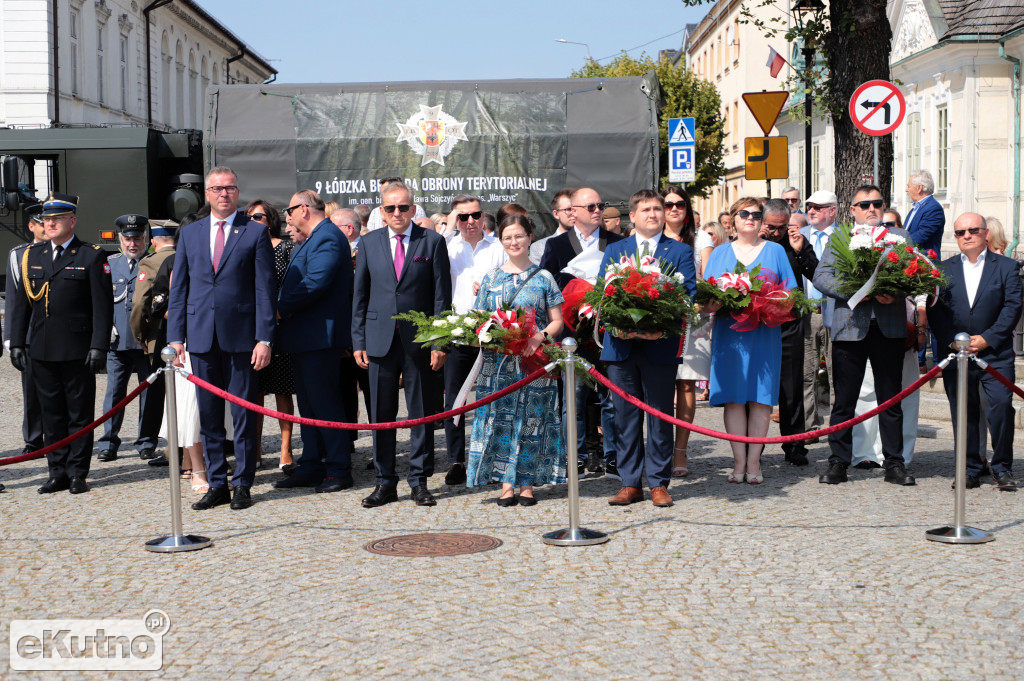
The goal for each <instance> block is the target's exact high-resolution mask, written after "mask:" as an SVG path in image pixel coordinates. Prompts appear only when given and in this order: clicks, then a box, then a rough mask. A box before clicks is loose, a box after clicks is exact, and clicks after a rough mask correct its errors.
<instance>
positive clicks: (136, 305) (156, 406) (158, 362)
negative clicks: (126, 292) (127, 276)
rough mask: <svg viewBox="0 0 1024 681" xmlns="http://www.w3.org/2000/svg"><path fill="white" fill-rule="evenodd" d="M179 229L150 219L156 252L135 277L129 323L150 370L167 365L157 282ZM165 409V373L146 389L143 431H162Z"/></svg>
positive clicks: (163, 295)
mask: <svg viewBox="0 0 1024 681" xmlns="http://www.w3.org/2000/svg"><path fill="white" fill-rule="evenodd" d="M177 229H178V223H176V222H174V221H173V220H150V221H149V238H150V242H151V243H152V244H153V251H154V252H153V253H150V254H149V255H147V256H146V257H144V258H143V259H142V260H140V261H139V276H137V277H136V278H135V293H134V294H133V296H132V311H131V314H130V315H129V317H128V325H129V326H130V327H131V331H132V336H133V337H134V338H135V342H136V343H138V344H139V345H140V346H141V347H142V351H143V352H144V353H146V356H147V362H149V371H156V370H157V369H160V368H162V367H163V366H164V361H163V360H162V359H160V351H161V350H163V349H164V346H165V345H167V320H166V319H165V318H164V314H165V313H166V312H167V287H166V286H164V287H163V290H162V292H161V291H160V290H158V288H157V287H156V286H155V282H156V280H157V274H158V273H159V271H160V266H161V265H163V264H164V263H165V262H166V261H167V260H168V259H169V258H171V257H172V256H173V255H174V235H175V234H176V233H177ZM163 408H164V375H163V373H160V374H159V375H158V376H157V378H156V380H155V381H153V383H152V384H151V385H150V386H149V390H147V391H146V401H145V403H144V404H143V407H142V422H141V423H140V424H139V432H141V433H156V432H159V430H160V422H161V420H162V415H163ZM152 454H153V452H152V450H143V451H142V452H140V456H142V458H144V459H145V458H148V457H149V456H151V455H152ZM152 460H155V459H152ZM152 460H151V461H152Z"/></svg>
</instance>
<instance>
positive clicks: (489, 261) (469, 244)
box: [444, 194, 508, 485]
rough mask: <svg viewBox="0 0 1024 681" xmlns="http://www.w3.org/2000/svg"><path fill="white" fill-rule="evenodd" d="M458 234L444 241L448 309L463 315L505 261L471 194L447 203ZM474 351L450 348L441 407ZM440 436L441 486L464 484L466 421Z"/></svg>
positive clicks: (454, 392) (447, 425)
mask: <svg viewBox="0 0 1024 681" xmlns="http://www.w3.org/2000/svg"><path fill="white" fill-rule="evenodd" d="M451 207H452V213H451V216H450V217H449V220H454V222H455V226H456V228H457V229H458V230H459V233H458V234H457V235H455V236H452V237H451V240H450V241H449V242H448V260H449V262H450V263H451V271H452V309H454V310H455V312H457V313H459V314H465V313H466V312H469V311H470V310H472V309H473V307H474V304H475V303H476V289H477V288H478V286H479V284H480V281H481V280H483V278H484V275H486V274H487V273H488V272H490V271H491V270H493V269H496V268H498V267H501V266H502V265H504V264H505V262H506V261H507V260H508V255H507V254H506V253H505V249H503V248H502V247H501V244H500V243H499V242H498V240H497V239H495V238H494V236H492V235H490V234H487V233H485V232H484V229H483V226H484V214H483V210H482V209H481V208H480V199H479V198H478V197H476V196H473V195H472V194H459V195H458V196H456V197H455V198H454V199H452V203H451ZM477 352H478V351H477V350H476V349H475V348H472V347H469V346H462V345H453V346H452V348H451V350H450V351H449V353H448V361H447V362H446V363H445V366H444V393H445V396H444V408H445V409H446V410H448V409H451V408H452V407H453V406H454V404H455V398H456V397H457V396H458V394H459V389H460V388H461V387H462V384H463V383H465V382H466V378H467V377H468V376H469V372H470V371H471V370H472V368H473V363H474V361H475V360H476V356H477ZM444 436H445V440H446V442H447V444H448V463H449V464H450V465H451V466H450V468H449V469H448V473H446V474H445V476H444V481H445V484H448V485H460V484H462V483H464V482H466V420H465V419H459V422H458V424H456V423H455V420H454V419H451V418H448V419H445V420H444Z"/></svg>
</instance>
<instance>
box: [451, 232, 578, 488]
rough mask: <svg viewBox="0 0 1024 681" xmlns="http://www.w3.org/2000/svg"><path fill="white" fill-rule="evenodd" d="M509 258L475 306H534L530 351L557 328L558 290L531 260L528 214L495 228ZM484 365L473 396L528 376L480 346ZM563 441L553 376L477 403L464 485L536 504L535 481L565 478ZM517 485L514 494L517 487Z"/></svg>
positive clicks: (483, 285) (508, 358) (513, 359)
mask: <svg viewBox="0 0 1024 681" xmlns="http://www.w3.org/2000/svg"><path fill="white" fill-rule="evenodd" d="M497 236H498V239H499V240H500V241H501V245H502V247H504V249H505V252H506V253H508V257H509V260H508V262H507V263H505V264H504V265H502V266H501V267H500V268H497V269H494V270H492V271H491V272H489V273H488V274H487V275H486V276H485V277H484V278H483V281H481V282H480V290H479V292H478V293H477V297H476V304H475V305H474V307H476V308H477V309H480V310H497V309H499V308H500V307H501V306H502V305H507V306H509V307H512V308H518V309H527V308H529V309H532V310H534V311H535V312H536V315H537V333H535V334H534V335H533V337H532V338H530V340H529V341H528V343H527V345H526V348H525V349H524V350H523V355H524V356H530V355H532V354H533V353H534V352H536V351H537V349H538V348H540V346H541V344H542V343H543V342H544V339H545V334H547V335H551V336H554V335H557V334H558V333H560V332H561V330H562V308H561V307H560V306H561V304H562V293H561V291H559V290H558V284H556V283H555V280H554V278H553V277H552V276H551V274H549V273H548V272H547V271H545V270H542V269H540V268H538V267H537V266H536V265H534V264H533V263H531V262H530V240H531V237H532V236H533V223H532V222H531V221H530V218H528V217H526V216H525V215H509V216H508V217H506V218H505V219H504V220H502V221H501V223H500V224H499V225H498V228H497ZM483 353H484V363H483V368H482V369H481V371H480V377H479V378H478V379H477V384H476V397H477V399H480V398H483V397H486V396H487V395H490V394H491V393H494V392H497V391H498V390H501V389H502V388H505V387H507V386H509V385H511V384H512V383H515V382H516V381H518V380H519V379H521V378H523V377H524V376H526V372H524V371H523V369H522V368H521V366H520V362H519V357H518V356H512V355H504V354H500V353H497V352H494V351H492V350H484V351H483ZM565 460H566V458H565V442H564V439H563V436H562V417H561V410H560V409H559V408H558V381H557V380H552V379H549V378H541V379H539V380H537V381H534V382H533V383H530V384H529V385H527V386H526V387H525V388H522V389H520V390H517V391H516V392H514V393H511V394H509V395H506V396H505V397H503V398H501V399H500V400H497V401H496V402H492V403H491V404H488V405H486V406H484V407H481V408H480V409H478V410H477V412H476V417H475V418H474V420H473V435H472V437H471V439H470V444H469V461H468V462H467V470H466V484H467V485H468V486H470V487H474V486H477V485H486V484H488V483H490V482H500V483H501V496H500V497H499V498H498V505H499V506H515V505H516V504H517V503H519V504H521V505H523V506H533V505H534V504H536V503H537V500H536V499H535V498H534V496H533V486H534V485H543V484H545V483H549V482H555V483H560V482H565ZM516 485H518V486H519V497H518V499H517V498H516V495H515V486H516Z"/></svg>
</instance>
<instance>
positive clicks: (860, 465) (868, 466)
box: [853, 459, 882, 471]
mask: <svg viewBox="0 0 1024 681" xmlns="http://www.w3.org/2000/svg"><path fill="white" fill-rule="evenodd" d="M853 467H854V468H856V469H858V470H862V471H870V470H874V469H876V468H881V467H882V464H880V463H878V462H877V461H869V460H867V459H865V460H864V461H858V462H857V463H856V464H854V466H853Z"/></svg>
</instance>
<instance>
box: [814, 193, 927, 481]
mask: <svg viewBox="0 0 1024 681" xmlns="http://www.w3.org/2000/svg"><path fill="white" fill-rule="evenodd" d="M850 212H851V213H852V214H853V219H854V221H855V222H856V223H857V224H858V225H867V226H870V227H877V226H878V225H879V223H880V222H881V221H882V215H883V214H884V212H885V200H884V199H883V198H882V192H881V190H880V189H879V188H878V187H876V186H874V185H862V186H860V187H858V188H857V190H856V191H855V192H854V195H853V204H852V205H851V206H850ZM889 232H890V233H891V234H896V235H899V236H902V237H904V238H907V237H908V236H909V235H908V234H907V233H906V231H904V230H902V229H891V230H889ZM835 261H836V258H835V252H834V251H833V250H832V249H831V248H828V249H826V250H825V253H824V255H823V256H822V259H821V262H820V263H819V264H818V269H817V270H816V271H815V273H814V286H815V288H817V289H818V290H819V291H821V292H822V293H824V294H825V295H827V296H830V297H832V298H834V299H835V309H834V311H833V314H832V328H831V333H832V366H833V367H834V368H835V377H834V379H833V384H834V389H835V401H834V403H833V406H832V416H831V418H830V420H829V424H830V425H835V424H838V423H842V422H844V421H847V420H849V419H851V418H853V416H854V413H855V410H856V406H857V398H858V396H859V395H860V388H861V384H862V383H863V381H864V371H865V369H866V367H867V361H868V360H871V372H872V375H873V377H874V381H875V395H876V397H877V399H878V403H879V404H881V403H882V402H885V401H886V400H888V399H889V398H891V397H892V396H894V395H895V394H896V393H898V392H899V391H900V390H901V389H902V387H903V355H904V343H905V342H906V336H907V309H906V301H905V299H904V298H897V297H895V296H892V295H887V294H886V295H876V296H868V297H867V298H865V299H864V300H863V301H861V303H860V304H859V305H857V306H856V308H855V309H852V310H851V309H850V306H849V305H848V304H847V302H846V301H847V297H846V296H843V295H841V294H840V293H839V290H838V282H837V281H836V271H835ZM878 423H879V431H880V434H881V439H882V455H883V456H884V457H885V481H886V482H890V483H893V484H895V485H913V484H915V481H914V476H912V475H910V474H909V473H908V472H907V469H906V465H905V463H904V460H903V409H902V407H901V406H900V405H899V404H896V405H895V406H893V407H890V408H889V409H887V410H885V411H884V412H882V413H881V414H879V415H878ZM828 444H829V447H830V448H831V450H832V453H831V455H830V456H829V466H828V471H827V472H826V473H825V474H824V475H822V476H820V477H819V479H818V480H819V482H822V483H826V484H829V485H836V484H839V483H843V482H846V481H847V475H846V469H847V468H848V467H849V466H850V463H851V462H852V460H853V433H852V431H851V430H850V429H849V428H847V429H845V430H842V431H839V432H837V433H832V434H831V435H829V436H828Z"/></svg>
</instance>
